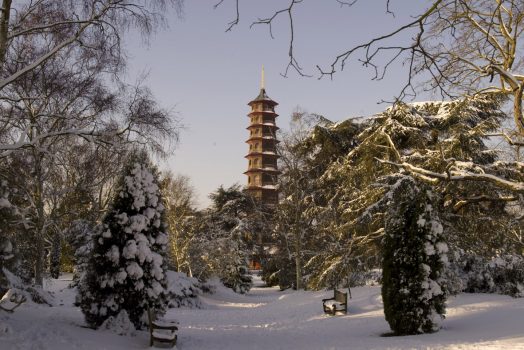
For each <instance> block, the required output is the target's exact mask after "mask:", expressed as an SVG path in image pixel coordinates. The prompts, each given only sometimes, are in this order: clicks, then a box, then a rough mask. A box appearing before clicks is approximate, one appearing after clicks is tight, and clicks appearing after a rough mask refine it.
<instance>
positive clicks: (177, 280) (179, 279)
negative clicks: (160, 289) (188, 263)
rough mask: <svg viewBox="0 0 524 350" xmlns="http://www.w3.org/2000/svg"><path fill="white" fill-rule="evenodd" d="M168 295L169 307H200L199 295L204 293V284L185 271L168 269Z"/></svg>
mask: <svg viewBox="0 0 524 350" xmlns="http://www.w3.org/2000/svg"><path fill="white" fill-rule="evenodd" d="M166 275H167V295H168V299H169V307H181V306H187V307H197V308H198V307H200V300H199V299H198V296H199V295H200V294H202V292H203V291H202V284H201V283H200V282H199V281H198V280H197V279H196V278H194V277H188V276H187V275H186V274H185V273H183V272H176V271H167V274H166Z"/></svg>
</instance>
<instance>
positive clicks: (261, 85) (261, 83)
mask: <svg viewBox="0 0 524 350" xmlns="http://www.w3.org/2000/svg"><path fill="white" fill-rule="evenodd" d="M265 88H266V87H265V81H264V65H262V78H261V79H260V89H261V90H262V89H265Z"/></svg>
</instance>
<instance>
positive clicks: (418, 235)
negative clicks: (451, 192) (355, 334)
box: [382, 177, 448, 335]
mask: <svg viewBox="0 0 524 350" xmlns="http://www.w3.org/2000/svg"><path fill="white" fill-rule="evenodd" d="M391 201H392V204H393V205H392V206H391V209H390V212H389V216H388V218H387V219H386V225H385V240H384V247H383V252H384V255H383V265H382V268H383V279H382V299H383V301H384V313H385V316H386V321H388V323H389V325H390V327H391V330H392V331H393V333H394V334H396V335H408V334H418V333H429V332H434V331H437V330H438V327H439V324H438V321H439V319H440V318H442V317H443V316H444V313H445V301H446V286H445V284H446V283H445V280H444V278H443V275H444V267H445V264H446V263H447V255H446V253H447V251H448V247H447V245H446V243H445V242H444V241H443V228H442V225H441V223H440V220H439V218H438V216H437V215H436V212H435V210H434V209H433V207H432V204H431V199H430V197H429V194H428V193H427V192H426V191H424V190H420V189H419V188H417V186H416V184H415V182H414V181H413V180H412V179H411V178H409V177H405V178H402V179H400V180H399V181H398V182H397V186H396V187H395V190H394V191H393V192H392V193H391Z"/></svg>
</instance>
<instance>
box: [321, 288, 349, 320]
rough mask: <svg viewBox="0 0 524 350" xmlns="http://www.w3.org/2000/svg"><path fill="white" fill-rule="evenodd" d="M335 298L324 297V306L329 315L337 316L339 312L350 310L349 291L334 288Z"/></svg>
mask: <svg viewBox="0 0 524 350" xmlns="http://www.w3.org/2000/svg"><path fill="white" fill-rule="evenodd" d="M333 292H334V296H333V298H328V299H322V306H323V307H324V312H325V313H326V314H329V315H333V316H335V314H336V313H337V312H343V313H345V314H346V313H347V312H348V293H343V292H341V291H338V290H336V289H334V290H333Z"/></svg>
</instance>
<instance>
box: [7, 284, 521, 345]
mask: <svg viewBox="0 0 524 350" xmlns="http://www.w3.org/2000/svg"><path fill="white" fill-rule="evenodd" d="M68 283H69V282H68V281H67V280H62V281H55V282H54V285H53V286H51V287H52V288H51V289H52V290H54V291H55V295H56V299H57V301H58V303H59V304H62V305H58V306H55V307H47V306H41V305H34V304H30V305H28V304H24V305H22V306H21V307H20V308H19V309H17V310H16V312H15V313H14V314H12V315H6V314H5V313H0V325H1V324H2V323H4V324H8V325H9V326H10V327H11V328H12V332H11V333H9V334H4V335H1V332H0V350H39V349H42V350H48V349H49V350H51V349H53V350H76V349H85V350H91V349H92V350H99V349H107V350H124V349H125V350H127V349H147V348H148V336H149V334H148V333H147V332H144V331H142V332H137V334H136V335H135V336H118V335H115V334H113V333H110V332H108V331H102V330H98V331H94V330H91V329H88V328H84V327H82V325H83V324H84V323H83V316H82V313H81V312H80V310H79V309H78V308H76V307H74V306H72V302H73V298H74V293H73V291H72V290H71V289H69V288H66V286H67V284H68ZM258 283H259V284H260V282H258ZM352 292H353V299H351V300H350V306H349V313H348V315H346V316H336V317H330V316H325V315H324V314H323V311H322V302H321V299H322V298H325V297H328V296H330V295H331V293H332V292H331V291H329V292H328V291H323V292H304V291H299V292H296V291H284V292H281V291H279V290H278V288H263V287H261V286H260V285H258V286H255V288H253V289H252V290H251V291H250V292H249V293H248V294H247V295H239V294H236V293H234V292H232V291H231V290H229V289H226V288H219V289H218V291H217V293H215V294H213V295H206V296H204V297H202V302H203V306H204V308H202V309H186V308H181V309H171V310H169V312H168V318H173V319H178V320H179V321H180V331H179V341H178V346H177V348H178V350H193V349H194V350H219V349H227V350H249V349H286V350H288V349H289V350H293V349H300V350H308V349H311V350H321V349H326V350H327V349H351V350H360V349H366V350H367V349H392V350H400V349H402V350H404V349H421V350H422V349H424V350H428V349H435V350H436V349H450V350H451V349H452V350H458V349H460V350H464V349H480V350H487V349H490V350H496V349H507V350H524V298H521V299H513V298H510V297H507V296H501V295H489V294H462V295H459V296H458V297H456V298H453V299H452V300H450V301H449V303H448V317H447V319H446V320H445V321H444V324H443V326H444V328H443V329H442V330H441V331H439V332H438V333H435V334H427V335H418V336H409V337H381V336H380V335H381V334H383V333H385V332H388V331H389V327H388V324H387V323H386V321H385V320H384V315H383V311H382V303H381V298H380V288H379V287H362V288H354V289H353V290H352Z"/></svg>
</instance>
